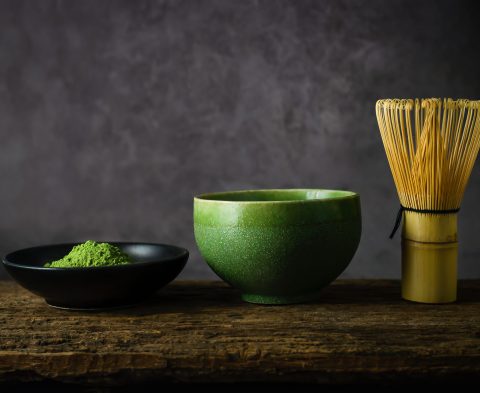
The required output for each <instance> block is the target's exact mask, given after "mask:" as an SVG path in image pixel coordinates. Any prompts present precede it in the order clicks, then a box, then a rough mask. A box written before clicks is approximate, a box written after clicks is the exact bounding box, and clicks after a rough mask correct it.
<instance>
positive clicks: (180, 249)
mask: <svg viewBox="0 0 480 393" xmlns="http://www.w3.org/2000/svg"><path fill="white" fill-rule="evenodd" d="M98 242H99V243H110V244H113V245H124V246H160V247H165V248H170V249H174V250H176V251H178V253H179V254H178V255H175V256H172V257H168V258H162V259H160V260H156V261H144V262H134V263H125V264H122V265H113V266H89V267H44V266H33V265H24V264H19V263H14V262H11V261H9V258H11V257H12V256H13V255H14V254H16V253H19V252H25V251H31V250H38V249H44V248H50V247H70V246H71V247H74V246H76V245H78V244H82V243H83V242H69V243H54V244H45V245H41V246H33V247H27V248H22V249H19V250H15V251H12V252H9V253H8V254H5V255H4V256H3V257H2V263H3V264H4V265H5V266H11V267H14V268H19V269H25V270H38V271H62V272H64V271H85V270H92V269H95V270H102V271H108V270H118V269H135V267H136V266H137V267H138V266H148V265H155V264H158V263H165V262H169V261H174V260H177V259H180V258H184V257H188V256H189V251H188V250H187V249H186V248H183V247H179V246H174V245H172V244H164V243H148V242H115V241H103V240H102V241H98Z"/></svg>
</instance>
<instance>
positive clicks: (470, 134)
mask: <svg viewBox="0 0 480 393" xmlns="http://www.w3.org/2000/svg"><path fill="white" fill-rule="evenodd" d="M479 109H480V101H470V100H465V99H459V100H452V99H451V98H446V99H439V98H428V99H420V100H419V99H415V100H413V99H385V100H379V101H377V104H376V113H377V120H378V124H379V128H380V133H381V136H382V140H383V144H384V147H385V151H386V154H387V158H388V162H389V165H390V169H391V171H392V174H393V178H394V181H395V185H396V188H397V191H398V196H399V198H400V203H401V204H402V205H403V206H404V207H407V208H412V209H418V210H451V209H458V208H459V207H460V204H461V201H462V198H463V194H464V191H465V187H466V185H467V183H468V179H469V177H470V173H471V171H472V168H473V165H474V163H475V159H476V157H477V153H478V150H479V147H480V116H479Z"/></svg>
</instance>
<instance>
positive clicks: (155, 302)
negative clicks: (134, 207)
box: [111, 280, 480, 316]
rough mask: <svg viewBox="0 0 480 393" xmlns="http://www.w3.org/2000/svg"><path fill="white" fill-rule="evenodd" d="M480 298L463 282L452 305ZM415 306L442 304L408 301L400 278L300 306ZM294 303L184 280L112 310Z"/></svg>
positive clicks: (339, 285)
mask: <svg viewBox="0 0 480 393" xmlns="http://www.w3.org/2000/svg"><path fill="white" fill-rule="evenodd" d="M479 301H480V291H479V289H478V285H474V284H473V283H469V282H468V281H464V282H461V284H460V287H459V294H458V301H457V302H456V303H453V304H450V305H448V306H449V307H456V306H465V305H466V304H469V303H478V302H479ZM405 304H409V305H411V306H412V307H423V308H428V307H438V305H431V304H421V303H414V302H408V301H405V300H403V299H402V298H401V294H400V283H399V282H398V281H396V280H372V281H369V280H365V281H355V280H352V281H349V280H344V281H338V282H336V283H334V284H333V285H330V286H328V287H327V288H325V289H324V291H323V292H322V296H321V297H320V298H319V299H318V300H316V301H313V302H309V303H305V304H298V305H295V306H296V307H302V308H306V309H308V308H311V307H312V306H315V305H319V306H320V305H322V306H326V305H351V306H354V305H359V306H361V305H368V306H375V305H390V306H392V305H393V306H394V305H399V306H401V305H405ZM289 306H291V305H259V304H251V303H246V302H244V301H242V299H241V297H240V293H239V292H238V291H237V290H236V289H234V288H231V287H228V286H226V285H224V284H223V283H214V284H212V283H203V284H202V283H200V284H199V283H192V284H188V283H182V284H180V285H179V284H177V285H173V286H170V287H167V288H165V290H163V291H161V292H159V293H157V294H156V295H155V296H154V297H153V298H150V299H148V300H146V301H145V302H143V303H141V304H138V305H135V306H133V307H130V308H125V309H119V310H116V311H111V313H113V314H115V315H131V316H141V315H151V314H162V313H171V312H185V313H197V312H202V311H205V310H211V309H215V308H229V309H231V310H232V311H233V310H242V309H247V308H255V307H265V308H283V307H289Z"/></svg>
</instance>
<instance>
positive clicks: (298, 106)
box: [0, 0, 480, 278]
mask: <svg viewBox="0 0 480 393" xmlns="http://www.w3.org/2000/svg"><path fill="white" fill-rule="evenodd" d="M473 4H474V2H467V1H455V0H452V1H436V0H435V1H433V0H427V1H396V0H389V1H383V0H368V1H360V0H350V1H341V0H330V1H320V0H318V1H303V0H292V1H275V0H258V1H250V0H241V1H237V0H229V1H228V0H218V1H208V0H204V1H194V0H191V1H98V0H94V1H89V0H82V1H80V0H76V1H49V0H42V1H19V0H13V1H0V184H1V192H0V251H1V252H2V253H4V252H6V251H8V250H13V249H16V248H19V247H26V246H30V245H37V244H42V243H55V242H64V241H72V240H86V239H89V238H93V239H112V240H114V239H118V240H142V241H152V242H165V243H174V244H179V245H183V246H185V247H187V248H189V249H190V251H191V259H190V262H189V265H188V268H187V269H186V270H185V272H184V275H183V277H184V278H192V277H202V278H212V277H214V275H213V273H211V272H210V271H209V269H208V267H207V266H206V265H205V263H204V262H203V261H202V260H201V258H200V256H199V254H198V252H197V249H196V247H195V243H194V239H193V234H192V197H193V195H195V194H199V193H203V192H209V191H220V190H232V189H251V188H272V187H275V188H283V187H321V188H341V189H352V190H356V191H358V192H359V193H360V194H361V197H362V208H363V215H364V224H363V237H362V243H361V246H360V248H359V250H358V252H357V255H356V256H355V258H354V260H353V261H352V263H351V265H350V267H349V268H348V270H347V271H346V273H345V276H348V277H399V273H400V263H399V251H400V245H399V237H397V239H395V240H394V241H389V240H388V238H387V235H388V233H389V231H390V229H391V226H392V225H393V220H394V217H395V214H396V210H397V207H398V199H397V195H396V191H395V188H394V185H393V182H392V180H391V176H390V171H389V168H388V165H387V162H386V159H385V156H384V152H383V147H382V144H381V140H380V138H379V132H378V128H377V125H376V120H375V115H374V103H375V101H376V100H377V99H378V98H382V97H425V96H450V97H466V98H479V97H480V79H479V70H480V66H479V60H480V47H479V45H478V37H479V35H478V34H479V30H478V28H477V24H478V12H476V11H477V10H475V9H473ZM479 198H480V168H479V165H477V166H476V168H475V169H474V172H473V174H472V178H471V182H470V185H469V187H468V189H467V193H466V196H465V199H464V203H463V205H462V212H461V213H460V238H461V263H460V275H461V276H462V277H480V260H479V258H480V241H479V239H480V206H479V204H478V202H479Z"/></svg>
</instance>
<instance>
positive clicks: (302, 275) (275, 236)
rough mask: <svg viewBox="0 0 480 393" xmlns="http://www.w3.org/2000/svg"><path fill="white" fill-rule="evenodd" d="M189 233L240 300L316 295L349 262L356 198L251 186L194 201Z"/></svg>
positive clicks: (355, 238)
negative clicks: (192, 218) (192, 224)
mask: <svg viewBox="0 0 480 393" xmlns="http://www.w3.org/2000/svg"><path fill="white" fill-rule="evenodd" d="M194 227H195V239H196V241H197V245H198V248H199V249H200V253H201V254H202V256H203V258H204V259H205V260H206V262H207V263H208V265H209V266H210V267H211V268H212V269H213V271H214V272H215V273H217V274H218V275H219V276H220V277H221V278H222V279H223V280H225V281H226V282H227V283H229V284H230V285H232V286H233V287H236V288H238V289H240V291H241V292H242V298H243V299H244V300H245V301H247V302H252V303H264V304H289V303H301V302H305V301H310V300H313V299H316V298H318V296H319V294H320V292H321V290H322V289H323V288H324V287H325V286H327V285H328V284H330V283H331V282H332V281H333V280H335V279H336V278H337V277H338V276H339V275H340V273H342V272H343V271H344V270H345V268H346V267H347V266H348V264H349V263H350V261H351V259H352V257H353V255H354V254H355V251H356V250H357V247H358V243H359V241H360V235H361V230H362V228H361V227H362V224H361V214H360V197H359V196H358V194H356V193H354V192H350V191H337V190H318V189H301V190H257V191H236V192H224V193H216V194H204V195H200V196H198V197H196V198H195V199H194Z"/></svg>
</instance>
